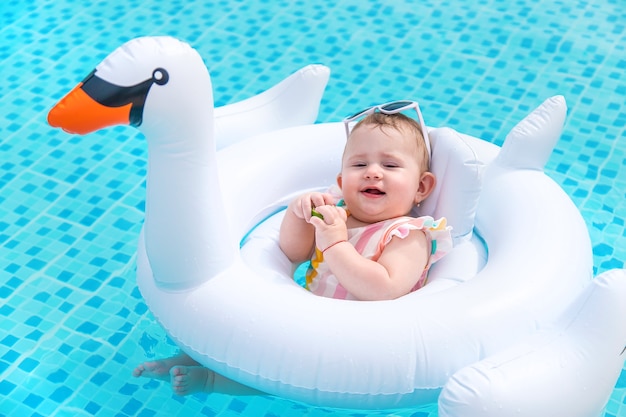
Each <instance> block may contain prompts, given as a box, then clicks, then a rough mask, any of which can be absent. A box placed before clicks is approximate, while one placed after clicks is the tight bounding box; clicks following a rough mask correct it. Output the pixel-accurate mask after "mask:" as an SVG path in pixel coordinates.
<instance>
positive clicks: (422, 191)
mask: <svg viewBox="0 0 626 417" xmlns="http://www.w3.org/2000/svg"><path fill="white" fill-rule="evenodd" d="M436 185H437V178H436V177H435V174H433V173H432V172H428V171H427V172H423V173H422V176H421V177H420V183H419V188H418V189H417V193H415V204H416V205H417V204H418V203H421V202H422V201H424V200H426V197H428V196H429V195H430V193H432V192H433V190H434V189H435V186H436Z"/></svg>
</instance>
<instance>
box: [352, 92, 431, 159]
mask: <svg viewBox="0 0 626 417" xmlns="http://www.w3.org/2000/svg"><path fill="white" fill-rule="evenodd" d="M399 103H407V104H406V105H404V106H400V107H398V108H395V109H392V110H387V109H385V107H386V106H390V105H392V104H399ZM410 109H415V112H416V113H417V118H418V121H419V124H420V127H421V129H422V136H423V137H424V144H425V145H426V151H427V153H428V164H429V165H430V162H431V160H432V150H431V147H430V138H429V137H428V128H427V127H426V123H424V117H423V116H422V111H421V110H420V106H419V104H418V102H417V101H412V100H395V101H390V102H388V103H384V104H378V105H376V106H371V107H368V108H366V109H364V110H361V111H360V112H357V113H354V114H353V115H351V116H348V117H346V118H345V119H343V124H344V126H345V128H346V138H347V137H348V136H350V122H353V121H355V120H357V119H359V118H361V117H363V116H368V115H370V114H373V113H376V111H377V110H378V111H379V112H380V113H383V114H396V113H401V112H403V111H406V110H410Z"/></svg>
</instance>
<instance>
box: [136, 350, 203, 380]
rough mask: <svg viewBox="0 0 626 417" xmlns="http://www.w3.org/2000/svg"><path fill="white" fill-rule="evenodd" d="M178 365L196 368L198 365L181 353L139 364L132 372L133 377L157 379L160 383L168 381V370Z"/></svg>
mask: <svg viewBox="0 0 626 417" xmlns="http://www.w3.org/2000/svg"><path fill="white" fill-rule="evenodd" d="M179 365H182V366H196V365H199V363H198V362H196V361H194V360H193V359H191V357H189V356H188V355H186V354H184V353H181V354H178V355H176V356H172V357H170V358H165V359H159V360H156V361H148V362H144V363H141V364H139V365H137V367H136V368H135V369H134V370H133V376H134V377H136V378H137V377H140V376H142V377H145V378H153V379H159V380H161V381H170V370H171V369H172V368H173V367H175V366H179Z"/></svg>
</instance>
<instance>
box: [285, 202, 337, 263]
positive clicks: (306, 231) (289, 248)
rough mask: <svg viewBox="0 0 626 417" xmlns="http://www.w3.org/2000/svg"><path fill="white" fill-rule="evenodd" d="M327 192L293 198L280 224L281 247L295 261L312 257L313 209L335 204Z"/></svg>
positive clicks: (313, 243) (313, 246) (313, 236)
mask: <svg viewBox="0 0 626 417" xmlns="http://www.w3.org/2000/svg"><path fill="white" fill-rule="evenodd" d="M333 201H334V199H333V197H332V196H331V195H330V194H327V193H319V192H313V193H307V194H303V195H301V196H300V197H298V198H296V199H295V200H293V201H292V202H291V203H290V204H289V207H287V211H286V212H285V217H284V218H283V222H282V224H281V225H280V236H279V245H280V249H281V250H282V251H283V252H284V253H285V255H287V257H288V258H289V260H290V261H291V262H293V263H302V262H305V261H307V260H309V259H310V258H311V255H312V254H313V249H314V248H315V228H314V227H313V225H312V224H310V223H309V221H310V219H311V210H312V209H313V208H315V207H318V206H323V205H325V204H333Z"/></svg>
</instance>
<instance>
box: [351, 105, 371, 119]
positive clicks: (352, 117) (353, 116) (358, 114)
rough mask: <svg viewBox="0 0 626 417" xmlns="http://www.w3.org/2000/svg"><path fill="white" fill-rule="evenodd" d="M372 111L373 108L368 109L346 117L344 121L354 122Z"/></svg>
mask: <svg viewBox="0 0 626 417" xmlns="http://www.w3.org/2000/svg"><path fill="white" fill-rule="evenodd" d="M370 109H371V107H368V108H367V109H363V110H361V111H358V112H356V113H354V114H353V115H351V116H348V117H346V118H345V119H344V120H353V119H356V118H358V117H359V116H362V115H364V114H365V113H367V112H368V111H369V110H370Z"/></svg>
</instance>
